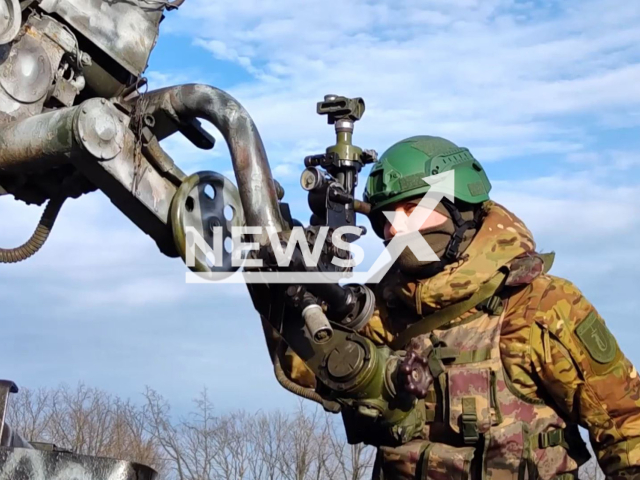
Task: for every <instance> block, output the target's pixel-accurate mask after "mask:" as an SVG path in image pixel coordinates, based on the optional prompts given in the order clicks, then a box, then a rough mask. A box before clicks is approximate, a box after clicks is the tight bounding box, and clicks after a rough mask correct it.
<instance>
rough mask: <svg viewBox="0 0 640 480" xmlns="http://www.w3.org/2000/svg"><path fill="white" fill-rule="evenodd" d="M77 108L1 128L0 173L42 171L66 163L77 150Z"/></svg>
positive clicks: (55, 111)
mask: <svg viewBox="0 0 640 480" xmlns="http://www.w3.org/2000/svg"><path fill="white" fill-rule="evenodd" d="M77 112H78V107H74V108H64V109H61V110H54V111H53V112H49V113H43V114H40V115H36V116H34V117H31V118H26V119H24V120H20V121H18V122H13V123H10V124H8V125H6V126H4V127H2V128H0V174H2V173H3V172H20V173H29V172H39V171H43V170H46V169H48V168H51V167H54V166H56V165H59V164H62V163H66V162H67V161H68V159H67V158H66V157H65V155H66V154H68V153H70V152H71V150H72V149H73V148H74V147H75V145H76V142H75V140H74V136H73V124H74V119H75V116H76V114H77Z"/></svg>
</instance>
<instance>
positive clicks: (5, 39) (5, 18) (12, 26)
mask: <svg viewBox="0 0 640 480" xmlns="http://www.w3.org/2000/svg"><path fill="white" fill-rule="evenodd" d="M21 19H22V14H21V10H20V4H19V3H18V0H0V45H4V44H6V43H9V42H11V41H12V40H13V39H14V38H16V36H17V35H18V32H19V31H20V20H21Z"/></svg>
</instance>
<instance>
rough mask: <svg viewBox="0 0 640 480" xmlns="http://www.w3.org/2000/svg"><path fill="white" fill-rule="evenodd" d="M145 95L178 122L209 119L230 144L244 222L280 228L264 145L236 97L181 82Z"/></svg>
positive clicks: (273, 185)
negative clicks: (190, 119)
mask: <svg viewBox="0 0 640 480" xmlns="http://www.w3.org/2000/svg"><path fill="white" fill-rule="evenodd" d="M146 96H147V100H148V101H149V107H148V108H149V110H150V111H157V110H160V111H164V112H166V113H168V114H170V115H173V116H174V117H175V118H176V121H177V122H180V119H189V118H194V117H197V118H202V119H205V120H208V121H210V122H211V123H212V124H213V125H214V126H215V127H216V128H217V129H218V130H219V131H220V133H221V134H222V135H223V137H224V138H225V140H226V142H227V145H228V146H229V150H230V152H231V159H232V163H233V169H234V172H235V175H236V180H237V183H238V190H239V191H240V198H241V199H242V205H243V207H244V213H245V217H246V220H247V225H249V226H265V227H275V228H276V229H277V230H283V221H282V217H281V215H280V208H279V206H278V198H277V192H276V187H275V183H274V181H273V176H272V174H271V168H270V166H269V161H268V159H267V154H266V151H265V148H264V144H263V143H262V139H261V138H260V134H259V133H258V129H257V128H256V125H255V123H254V122H253V120H252V119H251V116H250V115H249V113H248V112H247V111H246V110H245V109H244V107H242V105H240V103H239V102H238V101H237V100H236V99H235V98H233V97H232V96H231V95H229V94H228V93H226V92H223V91H222V90H219V89H217V88H214V87H210V86H207V85H183V86H179V87H173V88H167V89H163V90H157V91H155V92H150V93H148V94H147V95H146ZM265 241H266V239H265Z"/></svg>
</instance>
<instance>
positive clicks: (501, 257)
mask: <svg viewBox="0 0 640 480" xmlns="http://www.w3.org/2000/svg"><path fill="white" fill-rule="evenodd" d="M484 208H485V211H486V217H485V219H484V221H483V223H482V227H481V228H480V230H479V232H478V233H477V235H476V237H475V238H474V240H473V242H472V243H471V244H470V246H469V247H468V248H467V250H466V251H465V253H464V256H463V257H461V259H460V260H459V261H457V262H455V263H452V264H450V265H448V266H447V267H445V269H444V271H442V272H441V273H439V274H437V275H435V276H433V277H430V278H428V279H425V280H418V281H416V280H414V279H408V278H404V277H403V276H402V275H401V274H399V273H396V274H394V275H391V276H389V278H388V279H387V280H386V281H385V282H383V283H381V285H380V286H379V288H378V301H379V304H378V310H377V314H376V315H375V316H374V318H373V319H372V320H371V322H370V323H369V325H368V326H367V327H366V328H365V330H364V331H363V332H362V333H363V334H364V335H366V336H367V337H368V338H370V339H371V340H372V341H374V342H375V343H377V344H388V345H392V346H394V347H395V348H398V347H399V346H398V345H397V340H398V336H399V335H400V334H401V333H402V332H403V331H404V330H405V328H406V327H407V326H409V325H411V324H414V322H416V321H418V320H420V319H421V318H423V317H425V316H427V315H429V313H432V312H434V311H437V310H439V309H442V308H445V307H447V306H449V305H452V304H455V303H457V302H460V301H462V300H464V299H467V298H469V297H470V296H472V295H473V294H474V293H475V292H477V291H478V290H479V289H480V288H481V287H482V286H483V285H485V284H486V283H487V282H489V281H491V280H492V279H493V278H494V277H495V276H496V275H497V274H501V272H502V274H504V275H506V282H505V286H504V288H502V290H500V292H499V293H498V295H497V296H496V297H493V299H492V301H491V302H489V303H488V304H487V305H486V307H487V308H482V309H477V308H474V309H472V310H471V311H469V312H467V313H465V314H464V315H462V316H461V317H460V318H458V319H455V320H454V321H452V322H450V323H449V324H448V325H446V326H445V327H443V328H439V329H437V330H434V331H433V332H430V333H428V334H426V335H421V336H418V337H416V338H413V339H412V340H411V345H410V346H412V347H413V348H417V349H420V348H421V347H425V348H435V349H436V351H437V353H438V355H439V357H440V358H441V359H442V362H443V365H444V372H443V373H442V374H440V375H439V376H438V378H437V380H436V382H435V384H434V386H433V387H432V389H431V391H430V392H429V394H428V397H427V407H428V421H427V424H426V425H425V427H424V431H423V435H422V437H423V438H422V439H417V440H413V441H411V442H409V443H407V444H405V445H403V446H400V447H396V448H392V447H381V448H380V449H379V452H378V457H377V462H376V464H377V465H376V471H375V473H374V476H375V477H376V478H384V479H386V480H389V479H392V480H395V479H416V478H427V479H434V480H439V479H443V480H444V479H450V478H451V479H461V480H462V479H476V478H477V479H480V478H487V479H498V480H502V479H521V478H541V479H544V480H548V479H562V480H564V479H565V478H575V476H576V472H577V469H578V467H579V466H580V465H581V464H582V463H584V462H585V461H586V459H587V458H588V452H587V451H586V447H585V446H584V443H583V442H582V440H581V438H580V435H579V433H578V425H580V426H582V427H585V428H586V429H588V431H589V434H590V439H591V444H592V446H593V448H594V450H595V452H596V455H597V457H598V461H599V463H600V466H601V467H602V469H603V470H604V472H605V473H606V474H607V475H608V478H622V477H623V476H624V478H636V477H635V475H638V477H637V478H640V473H639V472H640V380H639V379H638V374H637V371H636V370H635V369H634V367H633V366H632V365H631V363H630V362H629V361H628V360H627V359H626V358H625V357H624V356H623V354H622V353H621V352H620V350H619V348H618V346H617V344H616V341H615V339H614V338H613V336H612V335H611V334H610V333H609V331H608V329H607V328H606V326H605V324H604V321H603V320H602V318H601V317H600V315H599V314H598V312H597V311H596V310H595V309H594V307H593V306H592V305H591V304H590V303H589V302H588V301H587V300H586V299H585V298H584V297H583V296H582V294H581V293H580V291H579V290H578V289H577V288H576V287H575V286H574V285H572V284H571V283H570V282H568V281H566V280H563V279H561V278H557V277H554V276H551V275H547V274H546V273H544V272H543V261H542V257H541V256H539V255H538V254H536V252H535V244H534V241H533V238H532V235H531V233H530V232H529V231H528V230H527V228H526V227H525V226H524V225H523V224H522V222H521V221H520V220H518V218H517V217H515V216H514V215H513V214H512V213H510V212H509V211H507V210H506V209H505V208H503V207H501V206H499V205H497V204H495V203H493V202H486V203H485V205H484ZM404 346H405V347H406V346H407V345H404ZM289 366H290V370H291V377H292V378H293V379H294V380H296V381H297V382H298V383H300V384H302V385H312V384H313V383H314V379H313V377H312V375H311V374H310V372H309V371H308V370H307V369H306V368H305V367H304V365H303V364H302V363H301V362H300V361H299V359H297V358H295V357H293V358H292V359H291V362H290V365H289ZM634 467H635V469H634Z"/></svg>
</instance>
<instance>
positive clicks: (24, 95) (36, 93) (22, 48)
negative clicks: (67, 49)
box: [0, 0, 53, 103]
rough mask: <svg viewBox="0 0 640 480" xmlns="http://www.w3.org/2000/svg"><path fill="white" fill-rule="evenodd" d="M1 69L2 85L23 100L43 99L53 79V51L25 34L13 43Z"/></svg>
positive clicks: (30, 101)
mask: <svg viewBox="0 0 640 480" xmlns="http://www.w3.org/2000/svg"><path fill="white" fill-rule="evenodd" d="M0 4H2V0H0ZM0 69H1V72H2V73H1V74H0V84H1V85H2V88H4V90H5V91H6V92H7V93H8V94H9V95H10V96H11V97H13V99H14V100H17V101H18V102H20V103H35V102H37V101H38V100H41V99H42V97H44V96H45V95H46V93H47V91H48V90H49V86H50V85H51V81H52V80H53V71H52V69H51V61H50V60H49V55H47V52H45V50H44V48H42V46H41V45H40V43H39V42H38V40H36V39H35V38H33V37H32V36H31V35H26V34H25V35H23V36H22V38H21V39H20V40H19V41H18V42H16V43H15V44H14V45H13V46H12V48H11V51H10V52H9V56H8V57H7V59H6V60H5V61H4V63H3V64H2V66H1V67H0Z"/></svg>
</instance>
